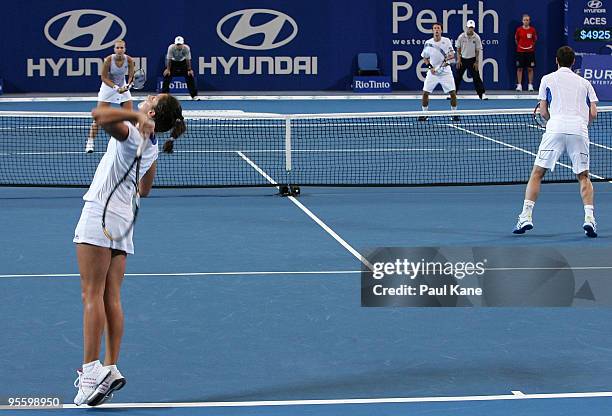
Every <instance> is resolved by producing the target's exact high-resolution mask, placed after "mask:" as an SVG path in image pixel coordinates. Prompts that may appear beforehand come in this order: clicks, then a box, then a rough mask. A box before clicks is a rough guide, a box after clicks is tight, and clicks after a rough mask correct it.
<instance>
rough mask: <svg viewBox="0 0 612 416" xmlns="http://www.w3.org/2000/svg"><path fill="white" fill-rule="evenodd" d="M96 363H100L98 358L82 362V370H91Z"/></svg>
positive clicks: (85, 371) (86, 371)
mask: <svg viewBox="0 0 612 416" xmlns="http://www.w3.org/2000/svg"><path fill="white" fill-rule="evenodd" d="M97 364H100V360H96V361H92V362H90V363H86V364H83V372H84V373H88V372H90V371H92V370H93V369H94V368H95V367H96V365H97Z"/></svg>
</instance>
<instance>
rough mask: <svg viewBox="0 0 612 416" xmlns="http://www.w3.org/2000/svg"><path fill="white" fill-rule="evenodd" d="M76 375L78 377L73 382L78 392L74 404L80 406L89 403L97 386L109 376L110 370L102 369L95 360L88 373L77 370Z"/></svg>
mask: <svg viewBox="0 0 612 416" xmlns="http://www.w3.org/2000/svg"><path fill="white" fill-rule="evenodd" d="M77 374H78V377H77V379H76V380H75V381H74V387H76V388H77V389H78V391H77V395H76V396H75V398H74V404H76V405H77V406H80V405H82V404H88V403H89V401H90V400H91V398H92V397H93V396H94V395H95V393H96V389H97V388H98V386H99V385H100V384H101V383H102V382H103V381H104V380H106V379H107V378H108V377H109V376H110V374H111V370H110V369H109V368H108V367H103V366H102V364H100V361H98V360H96V361H95V362H94V364H93V365H91V366H90V368H89V369H88V371H83V370H77Z"/></svg>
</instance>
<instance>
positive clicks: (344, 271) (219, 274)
mask: <svg viewBox="0 0 612 416" xmlns="http://www.w3.org/2000/svg"><path fill="white" fill-rule="evenodd" d="M356 273H361V271H360V270H320V271H305V272H303V271H290V272H279V271H268V272H193V273H178V272H177V273H126V274H125V277H169V276H185V277H208V276H274V275H285V274H288V275H301V274H305V275H309V274H356ZM79 276H80V275H79V274H78V273H52V274H0V279H2V278H18V277H79Z"/></svg>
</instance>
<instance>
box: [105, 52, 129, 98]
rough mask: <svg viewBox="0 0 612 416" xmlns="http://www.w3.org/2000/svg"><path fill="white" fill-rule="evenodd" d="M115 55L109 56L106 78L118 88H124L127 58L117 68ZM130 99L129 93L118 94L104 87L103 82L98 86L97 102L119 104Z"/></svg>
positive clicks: (106, 86)
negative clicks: (109, 62)
mask: <svg viewBox="0 0 612 416" xmlns="http://www.w3.org/2000/svg"><path fill="white" fill-rule="evenodd" d="M116 57H117V55H116V54H112V55H111V64H110V70H109V71H108V76H109V78H110V79H111V81H113V83H114V84H115V85H117V86H118V87H123V86H125V83H126V81H125V77H126V75H127V74H128V58H127V56H125V57H124V59H123V65H122V66H117V62H116ZM131 99H132V94H130V91H126V92H124V93H123V94H119V92H117V90H114V89H113V88H111V87H109V86H108V85H106V84H105V83H104V82H103V83H102V85H100V91H99V92H98V102H104V103H114V104H121V103H124V102H126V101H130V100H131Z"/></svg>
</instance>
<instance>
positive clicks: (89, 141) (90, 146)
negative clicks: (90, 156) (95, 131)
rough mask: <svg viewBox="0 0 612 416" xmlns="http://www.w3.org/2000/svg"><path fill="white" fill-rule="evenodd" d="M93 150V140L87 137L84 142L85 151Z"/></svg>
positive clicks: (91, 151) (90, 151)
mask: <svg viewBox="0 0 612 416" xmlns="http://www.w3.org/2000/svg"><path fill="white" fill-rule="evenodd" d="M93 151H94V141H93V139H87V143H85V153H93Z"/></svg>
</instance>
